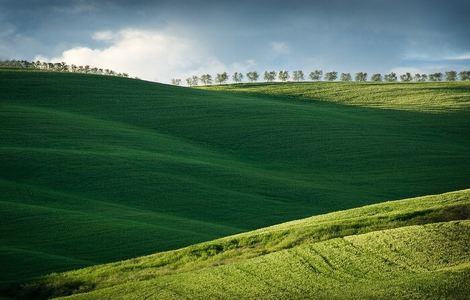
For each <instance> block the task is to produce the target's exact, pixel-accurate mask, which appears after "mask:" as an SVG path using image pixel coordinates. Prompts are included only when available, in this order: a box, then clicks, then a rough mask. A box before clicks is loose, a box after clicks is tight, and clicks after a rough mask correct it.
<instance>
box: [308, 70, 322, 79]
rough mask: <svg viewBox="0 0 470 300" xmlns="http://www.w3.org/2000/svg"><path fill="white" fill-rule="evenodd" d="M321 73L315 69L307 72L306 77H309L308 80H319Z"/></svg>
mask: <svg viewBox="0 0 470 300" xmlns="http://www.w3.org/2000/svg"><path fill="white" fill-rule="evenodd" d="M322 75H323V71H322V70H315V71H312V72H310V74H308V78H310V80H313V81H318V80H321V77H322Z"/></svg>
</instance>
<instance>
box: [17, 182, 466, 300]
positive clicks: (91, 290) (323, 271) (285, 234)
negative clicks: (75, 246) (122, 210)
mask: <svg viewBox="0 0 470 300" xmlns="http://www.w3.org/2000/svg"><path fill="white" fill-rule="evenodd" d="M469 219H470V190H462V191H457V192H452V193H446V194H440V195H433V196H426V197H419V198H413V199H405V200H401V201H392V202H385V203H380V204H375V205H370V206H365V207H361V208H356V209H351V210H345V211H339V212H334V213H329V214H325V215H320V216H315V217H311V218H307V219H302V220H297V221H293V222H288V223H285V224H280V225H276V226H272V227H268V228H263V229H260V230H256V231H252V232H247V233H243V234H238V235H234V236H229V237H226V238H222V239H218V240H215V241H211V242H205V243H202V244H197V245H193V246H190V247H186V248H183V249H180V250H176V251H169V252H162V253H157V254H154V255H150V256H145V257H140V258H135V259H131V260H127V261H122V262H116V263H112V264H108V265H101V266H94V267H89V268H86V269H82V270H76V271H72V272H67V273H61V274H52V275H49V276H46V277H44V278H43V279H41V280H39V281H36V282H33V283H31V284H28V285H25V286H23V288H22V289H21V290H19V291H18V290H17V291H16V293H17V295H22V296H32V295H34V297H35V298H40V297H41V296H43V297H46V296H64V295H69V294H71V293H73V294H74V296H72V297H71V299H142V298H146V299H149V298H150V299H175V298H176V299H188V298H190V299H246V298H250V299H297V298H301V299H305V298H317V299H318V298H321V299H333V298H361V299H364V298H367V299H370V298H384V299H390V298H394V299H396V298H406V299H442V298H445V299H464V298H465V297H466V296H467V295H468V292H470V286H469V285H468V282H469V280H470V235H469V234H468V232H469V230H470V220H469Z"/></svg>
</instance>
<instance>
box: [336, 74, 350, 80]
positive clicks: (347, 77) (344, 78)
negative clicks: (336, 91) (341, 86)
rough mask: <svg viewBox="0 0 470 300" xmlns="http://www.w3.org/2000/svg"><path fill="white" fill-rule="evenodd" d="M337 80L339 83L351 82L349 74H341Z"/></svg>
mask: <svg viewBox="0 0 470 300" xmlns="http://www.w3.org/2000/svg"><path fill="white" fill-rule="evenodd" d="M339 79H340V80H341V81H351V80H352V77H351V74H350V73H341V75H340V76H339Z"/></svg>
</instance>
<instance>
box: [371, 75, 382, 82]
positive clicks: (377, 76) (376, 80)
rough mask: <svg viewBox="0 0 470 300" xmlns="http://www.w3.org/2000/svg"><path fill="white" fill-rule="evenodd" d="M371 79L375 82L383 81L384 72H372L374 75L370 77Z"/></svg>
mask: <svg viewBox="0 0 470 300" xmlns="http://www.w3.org/2000/svg"><path fill="white" fill-rule="evenodd" d="M370 80H371V81H375V82H379V81H382V74H380V73H375V74H372V76H371V77H370Z"/></svg>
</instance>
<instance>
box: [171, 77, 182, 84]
mask: <svg viewBox="0 0 470 300" xmlns="http://www.w3.org/2000/svg"><path fill="white" fill-rule="evenodd" d="M171 84H172V85H181V79H179V78H173V79H172V80H171Z"/></svg>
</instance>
